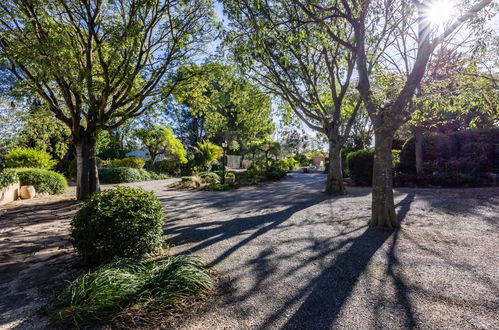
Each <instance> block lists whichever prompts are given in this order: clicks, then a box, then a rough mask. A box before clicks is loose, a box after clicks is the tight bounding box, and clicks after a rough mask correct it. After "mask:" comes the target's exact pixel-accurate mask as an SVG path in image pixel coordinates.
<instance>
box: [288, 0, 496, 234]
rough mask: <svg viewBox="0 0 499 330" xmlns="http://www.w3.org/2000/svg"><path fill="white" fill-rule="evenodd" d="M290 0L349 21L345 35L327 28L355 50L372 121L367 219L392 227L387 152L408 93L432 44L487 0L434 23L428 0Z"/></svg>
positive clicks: (407, 111) (313, 15)
mask: <svg viewBox="0 0 499 330" xmlns="http://www.w3.org/2000/svg"><path fill="white" fill-rule="evenodd" d="M293 2H294V3H297V4H299V5H300V6H301V7H302V8H304V10H305V11H306V12H307V15H308V17H309V19H310V20H312V21H313V23H314V24H317V25H320V26H322V25H324V24H326V23H327V22H329V21H338V20H340V21H343V22H348V24H349V28H347V30H348V31H350V32H351V34H347V36H349V38H347V39H345V38H344V36H342V35H339V34H337V33H332V34H330V35H329V41H330V42H335V43H336V44H341V45H342V46H343V47H346V48H348V49H352V50H353V51H354V52H355V56H356V68H357V73H358V86H357V88H358V90H359V93H360V96H361V98H362V100H363V103H364V106H365V107H366V110H367V112H368V113H369V116H370V118H371V122H372V124H373V126H374V135H375V156H374V168H373V193H372V215H371V220H370V224H371V225H374V226H381V227H397V226H398V225H399V222H398V220H397V217H396V214H395V205H394V201H393V178H392V153H391V147H392V141H393V137H394V134H395V132H396V131H397V129H398V128H399V127H400V126H401V125H402V124H403V123H404V122H406V121H407V120H408V119H409V118H410V115H411V109H412V107H411V106H410V105H411V102H412V99H413V96H414V94H415V91H416V89H417V88H418V86H419V85H420V83H421V80H422V78H423V76H424V74H425V71H426V66H427V64H428V61H429V60H430V57H431V55H432V54H433V52H434V50H435V49H436V47H437V46H438V45H440V44H442V42H443V41H444V40H446V39H449V38H452V37H455V36H456V35H455V33H456V31H457V30H458V28H460V27H461V26H462V25H463V23H464V22H466V21H468V20H470V19H471V18H473V17H475V16H476V14H477V13H478V12H479V11H480V10H482V9H483V8H484V7H486V6H487V5H489V4H490V3H491V0H482V1H480V2H478V3H477V4H475V5H474V6H472V7H471V8H467V9H466V10H464V11H463V14H461V15H460V16H458V17H456V18H453V19H452V20H451V21H449V22H447V23H446V24H445V25H443V26H435V25H434V24H433V22H432V21H431V20H430V19H429V17H430V14H431V6H432V2H430V1H405V0H400V1H397V0H391V1H388V2H386V1H376V0H373V1H346V0H341V1H339V2H337V1H334V2H333V1H331V2H329V1H326V2H324V1H320V2H319V1H308V2H307V3H306V4H304V3H302V2H301V1H299V0H293ZM463 5H466V4H465V3H464V1H463ZM442 14H443V13H442Z"/></svg>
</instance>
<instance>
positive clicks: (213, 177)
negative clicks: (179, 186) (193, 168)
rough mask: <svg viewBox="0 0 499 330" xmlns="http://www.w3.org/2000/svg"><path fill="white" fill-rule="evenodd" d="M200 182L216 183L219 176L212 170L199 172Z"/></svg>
mask: <svg viewBox="0 0 499 330" xmlns="http://www.w3.org/2000/svg"><path fill="white" fill-rule="evenodd" d="M199 177H200V178H201V182H202V183H209V184H213V183H217V182H219V181H220V176H218V174H216V173H214V172H203V173H200V174H199Z"/></svg>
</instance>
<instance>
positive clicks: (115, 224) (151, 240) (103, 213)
mask: <svg viewBox="0 0 499 330" xmlns="http://www.w3.org/2000/svg"><path fill="white" fill-rule="evenodd" d="M164 222H165V213H164V211H163V208H162V207H161V203H160V202H159V200H158V199H157V198H156V197H155V196H154V195H153V193H151V192H147V191H145V190H143V189H140V188H130V187H118V188H117V189H115V190H105V191H101V192H97V193H95V194H93V195H91V196H90V198H89V199H88V200H86V201H85V203H84V204H83V206H82V208H81V209H80V210H79V211H78V213H76V215H75V217H74V218H73V221H72V222H71V242H72V243H73V245H74V246H75V248H76V251H77V252H78V253H79V254H80V256H81V257H82V259H83V260H84V262H85V263H89V264H99V263H102V262H105V261H109V260H112V259H114V258H116V257H130V258H141V257H144V256H147V255H150V254H154V253H156V252H158V251H159V250H160V249H161V244H162V241H163V239H162V236H163V224H164Z"/></svg>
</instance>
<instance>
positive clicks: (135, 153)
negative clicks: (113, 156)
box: [125, 149, 165, 162]
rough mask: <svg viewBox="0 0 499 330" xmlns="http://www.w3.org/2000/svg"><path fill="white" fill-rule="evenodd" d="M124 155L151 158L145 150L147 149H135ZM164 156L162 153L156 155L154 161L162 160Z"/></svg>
mask: <svg viewBox="0 0 499 330" xmlns="http://www.w3.org/2000/svg"><path fill="white" fill-rule="evenodd" d="M125 157H137V158H142V159H145V160H151V157H149V152H148V151H147V149H137V150H133V151H130V152H127V153H126V154H125ZM164 158H165V156H164V155H162V154H161V155H158V156H157V157H156V161H157V162H159V161H161V160H163V159H164Z"/></svg>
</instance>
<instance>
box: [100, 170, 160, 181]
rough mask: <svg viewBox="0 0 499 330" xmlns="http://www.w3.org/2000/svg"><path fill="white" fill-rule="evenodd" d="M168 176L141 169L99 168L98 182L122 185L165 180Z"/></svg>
mask: <svg viewBox="0 0 499 330" xmlns="http://www.w3.org/2000/svg"><path fill="white" fill-rule="evenodd" d="M167 178H168V176H167V175H164V174H158V173H154V172H149V171H147V170H145V169H143V168H131V167H107V168H99V180H100V181H102V182H103V183H124V182H138V181H149V180H160V179H167Z"/></svg>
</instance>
